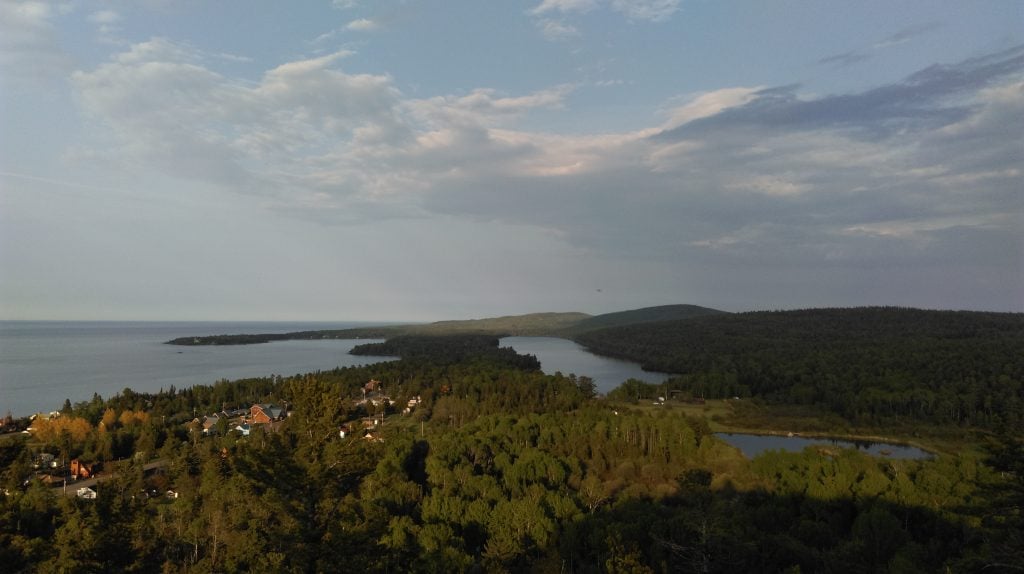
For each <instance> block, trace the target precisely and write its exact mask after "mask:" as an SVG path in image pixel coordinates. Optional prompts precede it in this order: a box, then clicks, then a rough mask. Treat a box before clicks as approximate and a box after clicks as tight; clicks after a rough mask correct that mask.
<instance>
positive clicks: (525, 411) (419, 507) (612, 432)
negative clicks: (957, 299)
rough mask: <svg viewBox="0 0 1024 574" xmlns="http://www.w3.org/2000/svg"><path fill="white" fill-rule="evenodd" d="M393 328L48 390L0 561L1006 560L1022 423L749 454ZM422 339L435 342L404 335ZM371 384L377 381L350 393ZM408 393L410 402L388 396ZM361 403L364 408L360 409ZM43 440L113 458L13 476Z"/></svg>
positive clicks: (1015, 563)
mask: <svg viewBox="0 0 1024 574" xmlns="http://www.w3.org/2000/svg"><path fill="white" fill-rule="evenodd" d="M393 345H394V346H393V347H391V349H392V351H393V352H398V353H399V354H401V355H403V356H405V357H407V358H404V359H402V360H399V361H394V362H389V363H382V364H376V365H371V366H366V367H353V368H345V369H336V370H332V371H324V372H319V373H312V374H307V375H296V376H293V377H271V378H262V379H248V380H242V381H235V382H228V381H221V382H219V383H217V384H214V385H210V386H197V387H193V388H190V389H182V390H176V389H168V390H166V391H163V392H160V393H154V394H144V393H135V392H132V391H130V390H128V389H126V390H125V391H123V392H122V393H120V394H118V395H117V396H115V397H112V398H110V399H109V400H103V399H102V398H100V397H94V399H93V400H92V401H87V402H83V403H79V404H76V405H71V404H65V407H64V409H63V414H62V415H61V416H60V417H57V418H54V419H51V420H50V421H47V422H46V423H45V424H44V423H42V422H41V421H35V422H34V426H35V427H36V429H35V433H34V434H33V435H32V437H31V439H25V438H22V437H24V435H17V436H16V437H14V438H12V437H6V438H7V440H4V441H2V442H0V465H2V466H0V469H2V481H3V487H4V489H5V490H4V492H5V493H6V494H7V496H3V497H0V563H2V564H4V569H5V571H10V572H35V571H38V572H72V571H74V572H101V571H102V572H156V571H162V572H237V571H254V570H263V571H272V572H364V571H366V572H392V571H394V572H459V571H496V572H500V571H541V572H742V571H747V572H874V571H893V572H937V571H944V570H946V569H950V570H952V571H984V572H1012V571H1019V570H1020V569H1021V568H1024V559H1022V556H1024V553H1021V552H1020V550H1021V549H1022V545H1021V543H1022V539H1021V532H1022V528H1024V524H1022V521H1021V520H1022V519H1021V503H1022V500H1024V472H1022V471H1024V468H1022V465H1024V462H1022V461H1024V457H1022V456H1021V455H1022V449H1024V445H1022V443H1021V439H1020V437H1019V436H1004V437H1002V438H993V440H992V441H991V445H990V446H989V447H988V450H987V452H988V454H987V455H985V456H978V455H975V454H972V453H958V454H944V455H941V456H938V457H936V458H935V459H933V460H887V459H875V458H871V457H869V456H866V455H863V454H860V453H858V452H857V451H844V450H838V449H816V448H810V449H807V450H805V451H804V452H802V453H781V452H776V453H769V454H766V455H762V456H760V457H758V458H757V459H755V460H753V461H748V460H745V459H744V458H742V457H741V456H740V455H739V453H738V452H737V451H736V450H735V449H733V448H731V447H729V446H727V445H725V444H724V443H722V442H720V441H719V440H717V439H716V438H715V437H714V436H713V435H712V434H711V433H710V430H709V428H708V425H707V422H706V421H705V420H704V419H702V418H692V417H688V416H685V415H684V414H682V413H681V412H680V411H677V410H673V409H671V408H665V409H654V410H651V409H648V410H644V409H642V408H638V407H631V406H629V405H628V404H625V403H616V402H610V401H608V400H607V399H600V398H598V397H595V394H594V390H593V383H592V382H591V381H590V380H589V379H587V378H586V377H576V376H573V375H570V376H562V375H545V374H543V373H541V372H540V371H539V370H537V369H536V368H535V367H533V366H531V361H530V360H529V359H530V358H529V357H523V358H522V359H519V360H513V361H511V362H510V361H508V360H507V357H506V356H504V355H506V353H504V352H501V353H497V354H495V353H494V351H493V350H494V349H496V345H491V344H490V343H489V342H486V341H481V340H479V339H458V338H445V339H440V340H437V341H434V342H429V343H428V342H424V341H417V340H415V339H412V340H403V341H398V342H395V343H393ZM431 345H441V346H442V347H445V348H448V349H449V350H448V351H444V350H443V349H438V348H436V347H435V348H434V351H433V352H432V353H422V352H420V350H421V349H423V348H425V347H429V346H431ZM473 348H476V349H480V350H481V352H480V353H479V354H476V353H472V352H468V353H467V352H466V350H467V349H473ZM435 353H436V357H434V356H432V355H433V354H435ZM368 386H369V387H371V388H372V389H374V392H380V393H386V394H387V396H388V401H387V402H384V403H382V404H381V406H377V407H375V406H373V403H370V402H367V400H366V397H367V394H366V389H367V387H368ZM272 402H278V403H282V402H283V403H286V404H287V405H288V410H289V411H290V416H288V417H287V418H286V419H285V420H284V421H283V423H282V424H280V425H277V426H265V427H258V426H257V427H255V428H253V430H252V432H251V433H250V434H248V436H243V435H242V434H241V433H238V432H235V431H230V430H228V429H225V428H220V429H217V430H216V431H215V432H211V433H208V434H207V433H203V432H201V428H200V418H201V415H202V413H209V412H215V411H219V410H222V409H231V408H235V407H243V408H244V407H248V405H250V404H252V403H272ZM405 404H410V405H415V407H414V408H412V409H411V410H410V411H407V412H405V414H401V413H399V412H398V411H399V408H400V407H401V406H403V405H405ZM373 411H378V412H377V414H378V415H383V416H381V417H380V418H379V419H378V420H379V421H380V424H379V425H378V424H377V423H376V421H375V422H374V424H373V427H372V428H363V427H362V422H363V421H365V419H366V417H367V415H368V414H374V412H373ZM379 411H382V412H379ZM197 414H198V415H200V416H197ZM357 423H358V428H359V431H358V432H349V433H347V434H346V435H345V436H344V437H343V436H341V434H340V433H339V429H345V428H347V429H349V430H350V431H351V430H353V428H354V426H353V425H356V424H357ZM39 452H47V453H50V454H53V455H56V456H59V457H60V458H71V457H80V458H83V459H88V460H95V461H108V467H109V469H110V471H109V474H108V476H107V478H106V480H104V481H101V482H99V484H97V485H95V487H94V488H95V490H96V492H97V497H96V498H95V499H92V500H89V499H81V498H78V497H75V496H65V495H63V493H62V489H61V488H59V487H57V488H55V487H50V486H47V485H45V483H44V482H43V481H42V480H40V479H39V477H40V475H39V474H35V476H36V477H37V478H34V479H33V478H30V479H29V480H27V481H26V477H32V476H34V473H33V471H32V464H33V461H34V460H36V458H37V457H38V453H39ZM118 459H123V460H121V461H120V462H117V461H118ZM150 461H157V462H158V463H159V465H155V464H153V463H152V462H150ZM147 462H149V463H150V464H149V465H148V466H147V464H146V463H147ZM68 490H69V491H72V492H73V491H74V487H73V486H71V487H69V489H68Z"/></svg>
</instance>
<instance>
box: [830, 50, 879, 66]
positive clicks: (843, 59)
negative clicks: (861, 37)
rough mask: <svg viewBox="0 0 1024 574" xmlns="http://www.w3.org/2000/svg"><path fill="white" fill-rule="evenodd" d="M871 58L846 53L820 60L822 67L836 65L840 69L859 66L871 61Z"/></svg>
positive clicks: (855, 53) (864, 55)
mask: <svg viewBox="0 0 1024 574" xmlns="http://www.w3.org/2000/svg"><path fill="white" fill-rule="evenodd" d="M870 59H871V56H868V55H866V54H861V53H859V52H845V53H842V54H835V55H834V56H828V57H825V58H822V59H820V60H818V63H819V64H822V65H835V66H838V67H840V68H845V67H847V66H852V65H854V64H859V63H861V62H863V61H865V60H870Z"/></svg>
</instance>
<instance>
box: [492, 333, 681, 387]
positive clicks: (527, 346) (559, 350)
mask: <svg viewBox="0 0 1024 574" xmlns="http://www.w3.org/2000/svg"><path fill="white" fill-rule="evenodd" d="M501 346H502V347H512V348H513V349H515V350H516V352H518V353H522V354H526V355H533V356H535V357H537V359H538V360H539V361H540V365H541V369H542V370H543V371H544V372H545V373H547V374H549V375H550V374H554V373H555V372H556V371H561V372H562V374H564V375H568V374H570V373H575V374H576V375H578V376H587V377H590V378H592V379H594V384H595V386H596V388H597V391H598V392H601V393H607V392H608V391H610V390H612V389H614V388H615V387H617V386H619V385H621V384H622V383H623V381H625V380H627V379H639V380H641V381H644V382H646V383H661V382H663V381H664V380H665V379H667V378H669V377H671V376H672V375H670V374H668V373H655V372H651V371H645V370H643V369H641V368H640V365H638V364H637V363H632V362H630V361H621V360H618V359H609V358H608V357H600V356H598V355H595V354H593V353H590V352H589V351H587V350H586V349H584V348H583V347H582V346H580V345H579V344H577V343H575V342H573V341H570V340H568V339H558V338H555V337H505V338H504V339H501Z"/></svg>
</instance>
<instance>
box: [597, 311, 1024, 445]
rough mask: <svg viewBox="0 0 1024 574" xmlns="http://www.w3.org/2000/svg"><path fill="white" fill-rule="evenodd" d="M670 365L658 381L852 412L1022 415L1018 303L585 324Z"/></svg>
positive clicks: (932, 416)
mask: <svg viewBox="0 0 1024 574" xmlns="http://www.w3.org/2000/svg"><path fill="white" fill-rule="evenodd" d="M577 340H578V341H579V342H581V343H582V344H584V345H585V346H587V347H588V349H590V350H591V351H594V352H597V353H600V354H604V355H609V356H613V357H620V358H625V359H629V360H634V361H638V362H640V363H641V364H642V365H643V366H644V368H645V369H650V370H655V371H663V372H669V373H678V374H679V376H678V377H676V378H675V379H673V380H671V381H669V382H668V383H667V384H666V385H664V389H665V390H666V391H680V392H682V393H683V395H684V396H686V395H689V396H693V397H703V398H708V399H711V398H731V397H733V396H739V397H757V398H760V399H762V400H765V401H767V402H769V403H771V404H795V405H810V406H814V407H816V408H819V409H823V410H825V411H830V412H832V413H836V414H838V415H840V416H842V417H845V418H846V419H848V420H851V421H857V422H866V423H875V424H892V423H899V422H900V421H911V422H913V421H926V422H929V423H934V424H949V423H953V424H957V425H964V426H978V427H984V428H991V429H994V428H999V427H1001V426H1008V427H1011V428H1012V427H1017V428H1020V427H1022V426H1024V315H1021V314H1013V313H976V312H954V311H922V310H916V309H898V308H861V309H813V310H806V311H784V312H756V313H739V314H720V315H709V316H704V317H694V318H691V319H687V320H683V321H669V322H662V323H650V324H644V325H633V326H626V327H618V328H613V329H605V330H600V331H593V332H589V333H584V334H582V335H579V336H578V337H577Z"/></svg>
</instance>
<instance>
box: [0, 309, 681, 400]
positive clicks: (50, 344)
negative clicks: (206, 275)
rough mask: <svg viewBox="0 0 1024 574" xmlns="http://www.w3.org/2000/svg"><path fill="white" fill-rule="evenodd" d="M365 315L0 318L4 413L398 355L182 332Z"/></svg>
mask: <svg viewBox="0 0 1024 574" xmlns="http://www.w3.org/2000/svg"><path fill="white" fill-rule="evenodd" d="M368 325H369V324H367V323H352V322H347V323H345V322H342V323H277V322H274V323H266V322H264V323H261V322H107V321H0V416H3V414H5V413H6V411H8V410H9V411H10V412H11V413H12V414H14V415H15V416H26V415H29V414H32V413H35V412H40V411H44V412H48V411H52V410H56V409H59V408H60V407H61V405H62V404H63V403H64V399H69V400H70V401H71V402H72V403H76V402H79V401H86V400H89V399H91V398H92V396H93V394H94V393H99V395H100V396H102V397H103V398H109V397H111V396H113V395H115V394H117V393H119V392H121V391H123V390H124V389H126V388H130V389H132V390H133V391H138V392H156V391H159V390H161V389H165V390H166V389H169V388H170V387H171V386H174V387H175V388H178V389H182V388H187V387H190V386H193V385H208V384H211V383H214V382H216V381H219V380H221V379H228V380H234V379H241V378H246V377H265V376H269V375H283V376H288V375H294V374H299V373H308V372H312V371H316V370H328V369H333V368H335V367H345V366H353V365H366V364H372V363H377V362H381V361H387V360H392V359H393V357H365V356H360V357H357V356H354V355H349V354H348V351H349V350H350V349H351V348H352V347H353V346H355V345H357V344H361V343H369V342H374V341H376V340H375V339H362V340H312V341H274V342H270V343H262V344H257V345H229V346H228V345H226V346H202V347H180V346H175V345H165V344H164V342H165V341H169V340H171V339H174V338H177V337H188V336H202V335H224V334H237V333H287V332H291V331H306V330H317V329H347V328H352V327H362V326H368ZM501 345H502V346H511V347H513V348H514V349H515V350H516V351H518V352H520V353H524V354H532V355H535V356H536V357H537V358H538V359H539V360H540V362H541V368H542V369H543V370H544V372H546V373H548V374H552V373H555V372H556V371H561V372H562V373H564V374H566V375H568V374H569V373H575V374H577V375H586V376H589V377H591V378H592V379H594V383H595V386H596V387H597V390H598V391H599V392H608V391H610V390H612V389H613V388H615V387H616V386H618V385H619V384H621V383H622V382H623V381H625V380H626V379H629V378H636V379H640V380H643V381H646V382H650V383H657V382H661V381H662V380H664V379H665V378H667V377H668V376H669V375H667V374H664V373H650V372H646V371H644V370H642V369H641V368H640V366H639V365H637V364H636V363H630V362H628V361H620V360H616V359H609V358H606V357H599V356H596V355H593V354H591V353H589V352H587V351H586V350H585V349H584V348H583V347H581V346H579V345H577V344H576V343H574V342H572V341H568V340H565V339H557V338H552V337H507V338H504V339H502V340H501Z"/></svg>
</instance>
